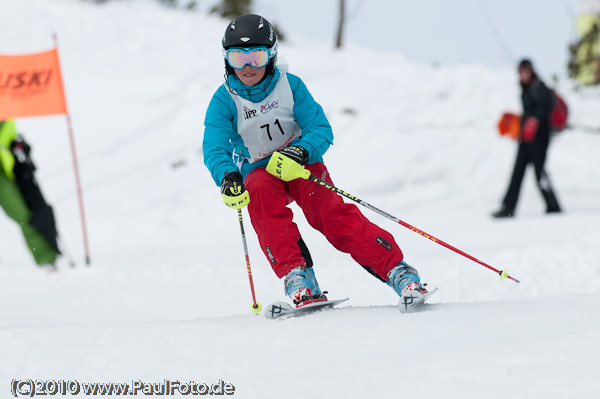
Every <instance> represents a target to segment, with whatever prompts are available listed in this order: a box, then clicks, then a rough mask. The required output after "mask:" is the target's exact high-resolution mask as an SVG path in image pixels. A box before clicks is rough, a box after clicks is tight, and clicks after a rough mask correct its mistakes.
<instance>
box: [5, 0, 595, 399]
mask: <svg viewBox="0 0 600 399" xmlns="http://www.w3.org/2000/svg"><path fill="white" fill-rule="evenodd" d="M266 16H267V18H268V17H269V15H266ZM0 24H1V25H2V26H3V32H5V33H3V35H2V36H1V37H0V53H22V52H28V51H38V50H44V49H47V48H49V47H51V45H52V41H51V33H52V32H53V31H56V32H57V33H58V37H59V43H60V57H61V63H62V68H63V73H64V81H65V85H66V92H67V100H68V104H69V107H70V110H71V113H72V118H73V125H74V129H75V136H76V144H77V149H78V154H79V161H80V168H81V175H82V180H83V188H84V196H85V201H86V213H87V219H88V228H89V237H90V244H91V258H92V266H91V267H85V266H83V265H82V259H83V254H82V241H81V232H80V225H79V214H78V210H77V199H76V193H75V187H74V184H73V172H72V168H71V156H70V149H69V146H68V140H67V132H66V123H65V121H64V117H61V116H55V117H46V118H28V119H23V120H19V121H18V127H19V129H20V130H21V131H22V132H23V133H24V134H25V136H26V138H27V139H29V141H31V143H32V145H33V151H34V152H33V157H34V159H35V161H36V164H37V165H38V169H39V170H38V178H39V180H40V182H41V185H42V189H43V191H44V192H45V194H46V197H47V199H48V201H49V202H50V203H51V204H52V205H53V206H54V209H55V213H56V215H57V219H58V223H59V229H60V231H61V233H62V237H63V238H64V241H65V243H66V244H67V245H68V248H69V250H70V252H71V253H72V254H73V256H74V257H75V258H76V261H77V262H78V266H77V267H75V268H70V267H69V266H68V262H67V259H65V258H63V260H62V261H61V263H60V264H59V267H60V271H59V273H56V274H53V275H48V274H46V273H44V272H41V271H39V270H37V269H36V268H34V267H33V265H32V260H31V257H30V256H29V254H28V253H27V252H26V249H25V246H24V244H23V242H22V237H21V236H20V232H19V229H18V227H17V226H15V225H14V223H12V222H11V221H9V220H8V219H7V218H5V217H4V218H1V219H0V228H1V229H2V239H1V240H0V358H1V359H2V360H3V361H2V362H1V363H0V396H2V397H8V395H9V385H10V381H11V380H12V379H13V378H20V379H24V378H37V379H45V380H48V379H71V380H72V379H77V380H79V381H81V382H95V381H100V382H129V381H131V380H140V379H141V380H144V381H147V382H158V381H162V380H164V379H165V378H170V379H172V380H175V379H179V380H181V381H187V380H194V381H197V382H200V381H206V382H215V381H218V379H220V378H221V379H224V380H225V381H227V382H230V383H232V384H233V385H234V386H235V387H236V391H235V395H234V396H235V397H240V398H275V397H286V398H305V397H307V396H310V397H316V398H320V397H329V398H337V397H340V398H342V397H343V398H364V397H376V398H392V397H394V398H396V397H404V395H405V394H403V393H402V392H404V391H407V393H406V396H408V395H415V394H418V395H427V396H433V397H444V398H450V399H452V398H461V399H463V398H507V397H510V398H528V399H531V398H561V399H562V398H575V397H577V398H579V399H582V398H598V397H600V383H599V382H598V381H597V375H598V372H599V371H600V366H598V364H597V359H598V358H600V349H599V348H600V319H599V317H598V315H599V314H600V269H599V268H598V259H599V258H600V247H599V245H598V243H599V242H600V230H598V226H599V225H600V205H599V202H598V198H600V186H599V185H598V181H600V158H599V157H598V156H597V148H599V146H600V134H593V133H588V132H585V131H583V130H578V129H573V130H570V131H567V132H564V133H561V134H560V135H559V136H557V137H556V138H555V140H554V142H553V144H552V147H551V149H550V152H549V160H548V163H547V167H548V170H549V173H550V176H551V179H552V183H553V185H554V186H555V189H556V191H557V195H558V197H559V200H560V201H561V203H562V205H563V206H564V208H565V210H566V212H565V213H564V214H561V215H552V216H545V215H543V206H542V199H541V196H540V195H539V193H538V192H537V188H536V187H535V182H534V178H533V173H532V172H533V171H532V170H529V171H528V174H527V175H526V178H525V181H524V184H523V189H522V195H521V201H520V204H519V208H518V217H517V218H515V219H512V220H502V221H495V220H492V219H491V218H490V217H489V213H490V212H491V211H492V210H494V209H495V207H496V206H498V204H499V201H500V199H501V197H502V195H503V193H504V190H505V188H506V184H507V183H508V179H509V177H510V173H511V168H512V163H513V160H514V156H515V152H516V148H515V144H514V142H511V141H510V140H506V139H502V138H500V137H498V135H497V133H496V131H495V123H496V121H497V118H498V117H499V115H500V114H501V112H503V111H505V110H514V111H518V110H519V107H520V106H519V97H518V96H519V93H518V86H517V83H516V76H515V74H514V72H513V71H512V70H493V69H490V68H486V67H481V66H476V65H472V66H469V65H464V66H457V67H451V68H448V67H445V68H432V67H430V66H426V65H420V64H416V63H411V62H410V61H408V60H406V59H405V58H404V57H402V56H401V55H400V54H397V53H393V52H389V53H387V54H382V53H381V52H376V51H374V50H369V49H364V48H356V47H353V46H352V45H349V46H348V47H347V49H345V50H344V51H339V52H331V50H330V47H329V43H314V42H304V41H299V40H294V37H293V35H292V40H291V42H289V43H282V44H281V46H280V52H281V55H282V56H281V60H284V59H285V60H286V62H288V63H289V64H290V72H292V73H295V74H298V75H299V76H300V77H301V78H302V79H303V80H304V81H305V83H306V84H307V86H308V88H309V90H311V92H312V94H313V96H314V97H315V98H316V100H317V101H318V102H319V103H320V104H321V105H322V106H323V108H324V109H325V112H326V114H327V116H328V118H329V119H330V122H331V124H332V126H333V129H334V134H335V145H334V146H333V147H332V148H331V149H330V150H329V152H328V153H327V154H326V158H325V161H326V163H327V165H328V168H329V169H330V171H331V173H332V176H333V180H334V182H335V184H336V185H337V186H338V187H340V188H342V189H344V190H346V191H348V192H350V193H352V194H353V195H356V196H358V197H359V198H361V199H363V200H365V201H367V202H369V203H371V204H373V205H374V206H376V207H379V208H381V209H383V210H385V211H386V212H388V213H390V214H392V215H395V216H398V217H400V218H401V219H402V220H404V221H406V222H407V223H410V224H412V225H414V226H416V227H418V228H419V229H422V230H424V231H425V232H427V233H429V234H432V235H434V236H436V237H438V238H440V239H442V240H444V241H445V242H447V243H449V244H451V245H454V246H456V247H458V248H460V249H461V250H464V251H465V252H467V253H469V254H471V255H473V256H475V257H477V258H478V259H481V260H483V261H484V262H486V263H489V264H490V265H492V266H494V267H496V268H498V269H505V268H506V269H508V272H509V274H511V275H512V276H514V277H516V278H518V279H519V280H520V281H521V284H515V283H514V282H512V281H508V280H505V281H500V280H499V278H498V276H497V275H494V273H492V272H491V271H489V270H487V269H485V268H484V267H481V266H480V265H477V264H475V263H473V262H471V261H469V260H467V259H465V258H463V257H461V256H460V255H458V254H455V253H453V252H451V251H448V250H447V249H445V248H443V247H441V246H439V245H436V244H434V243H433V242H431V241H429V240H426V239H424V238H423V237H420V236H418V235H417V234H415V233H413V232H411V231H409V230H407V229H405V228H403V227H402V226H399V225H395V224H394V223H392V222H390V221H389V220H387V219H385V218H382V217H380V216H378V215H375V214H373V213H370V211H368V210H366V209H364V208H363V209H362V210H363V211H364V213H365V214H366V215H367V216H368V217H369V218H370V219H371V220H372V221H374V222H375V223H378V224H380V225H381V226H382V227H384V228H386V229H388V230H389V231H390V232H392V233H393V234H394V236H395V238H396V240H397V242H398V243H399V244H400V246H401V247H402V249H403V252H404V253H405V256H406V260H407V261H408V263H410V264H411V265H413V266H415V267H417V268H418V270H419V272H420V274H421V276H422V278H423V281H425V282H428V283H429V284H430V285H431V286H437V287H439V288H440V290H439V292H438V293H436V294H435V295H434V296H433V297H432V298H431V301H432V303H431V304H428V305H427V307H426V309H425V311H423V312H419V313H415V314H408V315H407V314H400V313H399V312H398V310H397V309H396V308H394V306H393V305H395V303H396V302H397V300H398V299H397V296H396V294H395V293H394V292H393V291H392V290H391V289H390V288H389V287H387V286H385V285H383V284H381V283H380V282H379V281H377V280H375V279H373V278H372V277H371V276H369V275H368V274H367V273H365V272H364V270H362V269H361V268H360V267H359V266H358V265H356V264H355V263H354V262H353V261H352V259H351V258H350V257H349V256H347V255H345V254H341V253H338V252H336V251H335V250H334V249H333V248H332V247H331V246H330V245H329V244H328V242H327V241H326V240H325V239H324V238H323V237H322V236H321V235H320V234H319V233H317V232H315V231H313V230H312V229H311V228H310V227H309V226H308V224H307V222H306V220H305V219H304V217H303V216H302V214H301V212H300V211H299V209H298V208H297V207H296V206H295V205H291V206H292V208H293V209H294V212H295V215H296V217H295V221H296V223H298V225H299V227H300V229H301V232H302V234H303V237H304V239H305V241H306V242H307V244H308V246H309V248H310V249H311V254H312V257H313V259H314V260H315V270H316V274H317V278H318V279H319V282H320V284H321V287H322V288H323V289H325V290H328V291H329V292H330V297H331V298H338V297H346V296H349V297H350V301H348V302H347V304H348V305H347V306H346V303H345V304H344V305H343V306H341V307H340V308H338V309H332V310H325V311H322V312H317V313H315V314H312V315H309V316H306V317H300V318H296V319H288V320H284V321H270V320H266V319H265V318H264V317H263V315H262V314H261V315H259V316H258V317H257V316H254V315H252V314H251V313H250V311H249V308H250V302H251V299H250V291H249V287H248V278H247V273H246V267H245V264H244V256H243V251H242V245H241V238H240V236H239V226H238V222H237V216H236V215H235V212H232V211H231V210H229V209H227V208H226V207H224V206H223V205H222V203H221V200H220V195H219V191H218V188H217V187H216V186H215V185H214V183H213V182H212V179H211V178H210V175H209V173H208V171H207V170H206V168H205V167H204V165H203V161H202V154H201V143H202V131H203V127H202V124H203V118H204V113H205V110H206V107H207V105H208V102H209V101H210V98H211V96H212V94H213V92H214V91H215V90H216V88H217V87H218V85H219V83H220V81H221V79H222V75H223V71H222V69H223V65H222V59H221V58H220V57H221V56H220V49H219V43H220V38H221V35H222V32H223V30H224V27H225V26H226V22H225V21H222V20H219V19H215V18H213V17H208V16H205V15H201V14H197V13H185V12H182V11H172V10H165V9H164V8H160V7H158V6H156V5H154V4H149V3H146V2H141V1H137V2H133V3H131V2H122V3H120V2H117V3H116V4H109V5H105V6H102V7H98V6H94V5H91V4H89V3H86V2H79V1H75V0H45V1H42V0H30V1H27V2H24V1H21V0H3V1H2V3H1V4H0ZM358 59H377V64H378V70H377V73H376V74H375V75H374V74H372V73H365V68H364V65H361V63H359V62H356V60H358ZM315 60H324V61H323V62H315ZM383 77H384V78H383ZM545 78H546V77H545ZM546 81H549V79H547V78H546ZM559 90H560V92H561V93H562V94H563V95H564V96H565V98H566V99H567V101H568V103H569V105H570V108H571V117H572V121H573V122H574V124H578V123H580V124H584V125H592V126H594V125H595V126H598V125H600V113H599V112H598V109H599V106H600V93H598V92H597V91H594V90H586V91H584V92H579V93H577V92H575V91H573V90H572V89H571V87H570V85H569V83H568V82H563V83H562V84H561V85H560V87H559ZM244 216H245V219H244V220H245V223H246V232H247V235H248V245H249V251H250V259H251V264H252V272H253V276H254V283H255V287H256V293H257V299H258V300H259V301H261V302H262V304H263V305H265V306H266V305H267V304H268V303H270V302H274V301H278V300H283V284H282V282H281V281H278V280H277V279H276V277H275V276H274V274H273V273H272V271H271V270H270V268H269V265H268V263H267V262H266V260H265V259H264V257H263V255H262V253H261V250H260V248H259V246H258V242H257V239H256V236H255V234H254V233H253V231H252V229H251V226H250V220H249V218H248V216H247V213H244Z"/></svg>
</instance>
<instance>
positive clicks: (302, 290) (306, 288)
mask: <svg viewBox="0 0 600 399" xmlns="http://www.w3.org/2000/svg"><path fill="white" fill-rule="evenodd" d="M284 285H285V294H286V295H287V296H288V297H290V299H291V300H292V302H293V303H294V305H296V307H297V308H299V307H301V306H302V305H307V304H309V303H312V302H320V301H326V300H327V297H326V296H325V295H323V293H321V289H320V288H319V283H317V279H316V278H315V272H314V271H313V268H312V267H303V266H298V267H296V268H294V269H292V270H291V271H290V272H289V273H288V274H287V275H286V276H285V279H284ZM325 294H326V292H325Z"/></svg>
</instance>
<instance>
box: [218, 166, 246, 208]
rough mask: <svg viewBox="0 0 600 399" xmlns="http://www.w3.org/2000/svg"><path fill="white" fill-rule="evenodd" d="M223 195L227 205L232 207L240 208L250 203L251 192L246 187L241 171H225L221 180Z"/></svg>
mask: <svg viewBox="0 0 600 399" xmlns="http://www.w3.org/2000/svg"><path fill="white" fill-rule="evenodd" d="M221 196H222V197H223V202H224V203H225V205H227V206H228V207H229V208H232V209H240V208H243V207H245V206H246V205H248V204H249V203H250V194H248V191H246V188H245V187H244V178H243V177H242V175H241V173H240V172H232V173H225V178H224V179H223V181H222V182H221Z"/></svg>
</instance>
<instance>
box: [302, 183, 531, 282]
mask: <svg viewBox="0 0 600 399" xmlns="http://www.w3.org/2000/svg"><path fill="white" fill-rule="evenodd" d="M306 175H308V173H306ZM306 175H300V176H298V177H301V178H304V179H306V178H308V179H309V180H312V181H314V182H315V183H318V184H320V185H321V186H323V187H325V188H328V189H330V190H332V191H335V192H336V193H338V194H340V195H341V196H343V197H346V198H348V199H350V200H352V201H354V202H357V203H359V204H360V205H362V206H364V207H366V208H369V209H370V210H372V211H373V212H376V213H378V214H380V215H381V216H384V217H386V218H388V219H390V220H393V221H394V222H396V223H399V224H400V225H402V226H404V227H406V228H408V229H410V230H412V231H414V232H415V233H417V234H419V235H421V236H423V237H425V238H428V239H430V240H431V241H433V242H435V243H436V244H440V245H442V246H444V247H446V248H448V249H450V250H452V251H454V252H456V253H458V254H461V255H462V256H464V257H465V258H468V259H471V260H472V261H473V262H477V263H479V264H480V265H482V266H485V267H487V268H488V269H490V270H493V271H495V272H496V273H498V274H499V275H500V279H504V278H508V279H510V280H512V281H515V282H517V283H519V282H520V281H519V280H517V279H516V278H514V277H511V276H509V275H508V273H507V272H506V270H504V271H503V270H498V269H495V268H493V267H492V266H490V265H488V264H487V263H485V262H482V261H480V260H479V259H476V258H474V257H472V256H471V255H469V254H467V253H465V252H463V251H461V250H460V249H458V248H455V247H453V246H452V245H450V244H447V243H445V242H444V241H442V240H440V239H438V238H435V237H434V236H432V235H431V234H427V233H425V232H424V231H422V230H419V229H417V228H416V227H414V226H411V225H410V224H408V223H406V222H403V221H402V220H400V219H398V218H397V217H395V216H392V215H390V214H389V213H387V212H384V211H382V210H381V209H379V208H376V207H374V206H373V205H371V204H369V203H367V202H365V201H363V200H361V199H360V198H358V197H355V196H353V195H352V194H348V193H347V192H345V191H343V190H340V189H339V188H337V187H335V186H334V185H331V184H329V183H327V182H326V181H324V180H322V179H319V178H318V177H315V176H313V175H312V174H311V175H310V176H306Z"/></svg>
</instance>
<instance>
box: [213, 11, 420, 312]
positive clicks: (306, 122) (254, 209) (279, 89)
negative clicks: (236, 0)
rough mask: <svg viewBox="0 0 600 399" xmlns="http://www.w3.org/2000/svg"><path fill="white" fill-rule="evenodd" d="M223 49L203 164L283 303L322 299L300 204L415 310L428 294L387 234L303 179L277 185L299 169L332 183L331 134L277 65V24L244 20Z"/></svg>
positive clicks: (317, 109) (296, 82) (229, 32)
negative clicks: (246, 219) (248, 227)
mask: <svg viewBox="0 0 600 399" xmlns="http://www.w3.org/2000/svg"><path fill="white" fill-rule="evenodd" d="M222 47H223V48H222V51H223V57H224V59H225V70H226V74H225V83H224V84H223V85H222V86H221V87H219V88H218V89H217V91H216V93H215V94H214V96H213V98H212V100H211V102H210V105H209V107H208V110H207V112H206V119H205V130H204V140H203V152H204V163H205V164H206V166H207V168H208V169H209V170H210V172H211V174H212V177H213V179H214V181H215V183H216V184H217V186H220V187H221V194H222V196H223V200H224V202H225V205H227V206H228V207H230V208H234V209H240V208H242V207H244V206H248V212H249V214H250V218H251V221H252V225H253V227H254V229H255V231H256V233H257V235H258V240H259V243H260V246H261V248H262V250H263V252H264V254H265V256H266V257H267V260H268V262H269V263H270V264H271V267H272V268H273V271H274V272H275V274H276V275H277V277H279V278H284V286H285V293H286V295H287V296H289V298H290V299H291V300H292V301H293V303H294V304H296V306H297V307H300V306H302V305H304V304H307V303H310V302H314V301H319V300H325V299H326V298H325V296H324V295H323V293H322V291H321V289H320V288H319V284H318V283H317V280H316V278H315V273H314V271H313V267H312V266H313V264H312V259H311V257H310V254H309V251H308V249H307V247H306V245H305V244H304V241H303V240H302V237H301V236H300V232H299V231H298V228H297V226H296V224H295V223H294V222H293V221H292V218H293V215H292V211H291V210H290V209H289V208H288V207H287V205H288V204H289V203H291V202H292V201H296V203H297V204H298V205H299V206H300V208H301V209H302V210H303V212H304V214H305V216H306V218H307V220H308V222H309V223H310V225H311V226H312V227H314V228H315V229H317V230H319V231H320V232H321V233H323V234H324V235H325V237H326V238H327V239H328V240H329V242H330V243H331V244H332V245H333V246H334V247H335V248H337V249H338V250H340V251H342V252H345V253H349V254H350V255H351V256H352V258H353V259H354V260H355V261H357V262H358V263H359V264H360V265H361V266H362V267H363V268H365V269H366V270H367V271H368V272H370V273H371V274H373V275H374V276H375V277H377V278H378V279H380V280H381V281H383V282H385V283H386V284H388V285H389V286H391V287H392V288H393V289H394V290H395V291H396V293H398V295H399V296H400V298H401V300H400V305H401V306H399V307H400V310H402V311H411V310H414V309H415V308H416V307H417V306H419V305H421V304H422V303H423V302H424V300H425V298H424V295H425V294H426V293H427V291H426V290H425V289H424V288H423V287H422V286H421V284H420V279H419V275H418V273H417V271H416V270H415V269H414V268H413V267H411V266H409V265H407V264H406V263H405V262H403V254H402V252H401V250H400V248H399V247H398V245H397V244H396V242H395V241H394V238H393V237H392V236H391V234H389V233H388V232H387V231H385V230H383V229H381V228H379V227H378V226H376V225H374V224H373V223H371V222H370V221H369V220H367V218H365V217H364V216H363V215H362V214H361V213H360V211H359V210H358V208H357V207H356V206H355V205H352V204H347V203H345V202H344V201H343V200H342V198H341V197H340V196H338V195H337V194H336V193H335V192H333V191H331V190H329V189H327V188H325V187H322V186H319V185H317V184H315V183H314V182H312V181H309V180H305V179H295V180H290V181H286V180H284V179H285V178H282V175H283V176H285V175H286V171H288V170H292V169H294V167H295V168H298V167H302V168H304V167H305V168H306V169H307V170H308V171H310V173H311V174H313V175H315V176H318V177H320V178H321V179H323V180H325V181H327V182H328V183H330V184H333V183H332V181H331V178H330V176H329V172H328V171H327V168H326V167H325V165H324V164H323V154H324V153H325V151H327V149H328V148H329V146H330V145H331V144H332V142H333V133H332V130H331V126H330V125H329V122H328V121H327V118H326V117H325V114H324V112H323V109H322V108H321V106H320V105H319V104H317V102H315V100H314V99H313V98H312V96H311V94H310V93H309V91H308V89H307V88H306V86H305V85H304V83H303V82H302V80H300V78H298V77H297V76H295V75H292V74H290V73H287V66H277V65H276V62H277V47H278V43H277V35H276V33H275V31H274V29H273V26H272V25H271V24H270V23H269V22H268V21H267V20H266V19H265V18H263V17H261V16H259V15H254V14H247V15H242V16H240V17H238V18H236V19H234V20H233V21H231V23H230V24H229V25H228V26H227V29H226V31H225V35H224V36H223V40H222ZM274 153H275V155H277V157H274V156H273V157H272V156H271V155H272V154H274ZM276 158H277V161H278V164H277V165H275V163H276V162H275V159H276ZM270 161H271V162H270ZM300 165H303V166H300ZM277 176H279V177H277Z"/></svg>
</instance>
